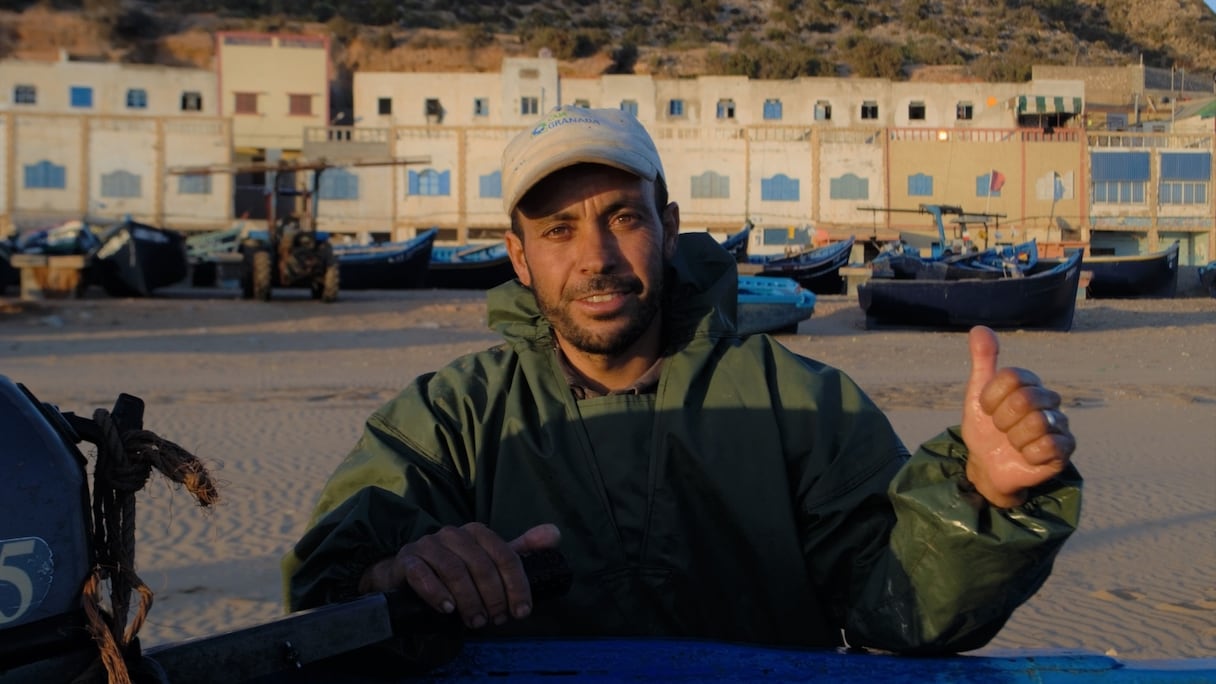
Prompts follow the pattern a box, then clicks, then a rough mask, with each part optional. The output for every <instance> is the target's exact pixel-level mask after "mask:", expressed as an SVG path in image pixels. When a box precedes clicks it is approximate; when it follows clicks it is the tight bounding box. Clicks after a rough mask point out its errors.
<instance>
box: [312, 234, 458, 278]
mask: <svg viewBox="0 0 1216 684" xmlns="http://www.w3.org/2000/svg"><path fill="white" fill-rule="evenodd" d="M438 234H439V231H438V230H437V229H435V228H431V229H429V230H426V231H423V232H421V233H419V234H418V235H417V236H415V237H414V238H413V239H410V240H402V241H399V242H385V243H381V244H378V245H334V248H333V249H334V254H335V255H337V257H338V269H339V280H340V281H341V283H342V288H343V289H345V290H408V289H415V288H420V287H424V286H425V285H426V279H427V271H428V268H429V265H430V261H431V250H432V249H434V246H435V236H436V235H438Z"/></svg>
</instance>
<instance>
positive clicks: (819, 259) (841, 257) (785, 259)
mask: <svg viewBox="0 0 1216 684" xmlns="http://www.w3.org/2000/svg"><path fill="white" fill-rule="evenodd" d="M852 251H853V238H852V237H850V238H848V239H847V240H842V241H840V242H834V243H832V244H830V245H828V246H826V247H820V248H819V249H813V250H810V251H807V252H802V253H799V254H793V255H790V256H776V257H771V256H770V257H757V256H750V257H748V258H747V263H748V264H749V265H750V266H751V267H752V268H753V269H755V270H756V275H761V276H766V277H770V278H790V279H791V280H794V281H795V282H797V283H798V284H799V285H801V286H802V287H804V288H806V289H808V290H810V291H811V292H814V293H815V294H842V293H843V292H844V278H843V277H841V275H840V268H841V267H842V266H844V265H845V264H847V263H848V262H849V256H850V254H851V253H852Z"/></svg>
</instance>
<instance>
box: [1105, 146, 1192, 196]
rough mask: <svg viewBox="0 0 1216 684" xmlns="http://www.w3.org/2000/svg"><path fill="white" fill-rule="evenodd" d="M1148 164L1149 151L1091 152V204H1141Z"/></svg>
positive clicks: (1147, 178)
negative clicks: (1092, 199)
mask: <svg viewBox="0 0 1216 684" xmlns="http://www.w3.org/2000/svg"><path fill="white" fill-rule="evenodd" d="M1149 163H1150V162H1149V153H1148V152H1094V153H1092V154H1091V155H1090V169H1091V174H1092V175H1091V178H1092V183H1091V185H1090V189H1091V191H1092V192H1093V195H1094V203H1095V204H1144V202H1145V195H1146V186H1147V185H1148V180H1149ZM1209 163H1210V162H1209Z"/></svg>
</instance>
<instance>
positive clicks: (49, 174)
mask: <svg viewBox="0 0 1216 684" xmlns="http://www.w3.org/2000/svg"><path fill="white" fill-rule="evenodd" d="M23 170H24V171H25V187H26V188H28V189H31V190H33V189H48V190H62V189H64V188H65V187H67V174H66V173H65V172H64V167H62V166H60V165H58V164H52V163H51V162H49V161H47V160H45V159H43V160H42V161H40V162H38V163H37V164H26V165H25V168H24V169H23Z"/></svg>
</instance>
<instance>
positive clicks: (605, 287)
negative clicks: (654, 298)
mask: <svg viewBox="0 0 1216 684" xmlns="http://www.w3.org/2000/svg"><path fill="white" fill-rule="evenodd" d="M605 292H624V293H626V294H640V293H641V292H642V281H641V280H638V279H637V278H634V277H632V276H622V275H613V274H605V275H597V276H593V277H592V278H591V279H590V280H588V281H587V282H586V283H584V284H583V285H581V286H579V287H578V288H577V289H575V290H572V291H570V292H569V293H567V296H569V297H570V298H571V299H582V298H583V297H590V296H591V295H597V294H603V293H605Z"/></svg>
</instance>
